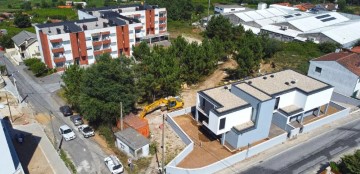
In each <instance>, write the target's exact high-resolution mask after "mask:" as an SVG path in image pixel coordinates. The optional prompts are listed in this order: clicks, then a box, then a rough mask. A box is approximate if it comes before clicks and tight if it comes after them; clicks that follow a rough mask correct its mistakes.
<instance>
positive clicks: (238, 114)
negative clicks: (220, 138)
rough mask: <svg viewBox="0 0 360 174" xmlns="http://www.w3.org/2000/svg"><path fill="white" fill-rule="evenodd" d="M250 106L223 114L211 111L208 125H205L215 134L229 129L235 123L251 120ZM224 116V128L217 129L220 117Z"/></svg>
mask: <svg viewBox="0 0 360 174" xmlns="http://www.w3.org/2000/svg"><path fill="white" fill-rule="evenodd" d="M251 111H252V107H248V108H244V109H241V110H238V111H235V112H231V113H229V114H227V115H224V116H220V117H218V116H216V115H215V114H214V113H213V112H212V111H210V114H209V125H208V126H207V127H208V128H209V129H210V130H211V131H212V132H213V133H215V134H216V135H220V134H223V133H225V132H228V131H230V129H231V128H232V127H234V126H236V125H239V124H243V123H246V122H248V121H250V120H251ZM224 117H226V120H225V128H224V129H222V130H219V125H220V119H221V118H224Z"/></svg>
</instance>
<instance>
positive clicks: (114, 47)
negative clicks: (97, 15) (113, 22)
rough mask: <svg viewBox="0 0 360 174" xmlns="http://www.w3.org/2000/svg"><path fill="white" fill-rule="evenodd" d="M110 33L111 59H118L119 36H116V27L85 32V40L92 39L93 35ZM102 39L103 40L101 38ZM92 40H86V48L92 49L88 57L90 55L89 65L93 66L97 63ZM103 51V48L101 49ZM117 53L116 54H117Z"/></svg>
mask: <svg viewBox="0 0 360 174" xmlns="http://www.w3.org/2000/svg"><path fill="white" fill-rule="evenodd" d="M107 31H110V36H109V37H110V41H111V44H110V48H111V54H110V55H111V57H112V58H117V57H118V49H117V36H116V27H107V28H101V29H93V30H85V31H84V34H85V40H86V38H89V37H90V38H92V36H91V35H92V34H94V33H100V32H107ZM100 39H101V38H100ZM92 42H93V41H92V40H86V47H87V48H91V49H87V55H88V58H89V59H88V63H89V64H93V63H94V62H95V56H94V47H93V44H92ZM113 43H116V44H115V45H112V44H113ZM101 49H102V48H101ZM115 52H116V53H115Z"/></svg>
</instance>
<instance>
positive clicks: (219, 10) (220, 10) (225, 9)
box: [214, 6, 245, 13]
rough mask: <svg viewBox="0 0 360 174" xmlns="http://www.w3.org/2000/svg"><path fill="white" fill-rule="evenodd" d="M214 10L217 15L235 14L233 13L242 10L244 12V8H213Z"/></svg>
mask: <svg viewBox="0 0 360 174" xmlns="http://www.w3.org/2000/svg"><path fill="white" fill-rule="evenodd" d="M214 10H215V11H216V12H218V13H230V12H235V11H242V10H245V8H244V7H237V8H224V7H216V6H215V8H214Z"/></svg>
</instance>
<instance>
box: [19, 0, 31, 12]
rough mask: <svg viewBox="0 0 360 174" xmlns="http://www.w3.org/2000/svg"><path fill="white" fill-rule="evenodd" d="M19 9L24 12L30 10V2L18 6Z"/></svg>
mask: <svg viewBox="0 0 360 174" xmlns="http://www.w3.org/2000/svg"><path fill="white" fill-rule="evenodd" d="M20 8H21V9H24V10H27V11H28V10H31V9H32V8H31V2H29V1H25V2H24V3H23V4H21V5H20Z"/></svg>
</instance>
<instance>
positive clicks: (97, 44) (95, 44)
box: [93, 41, 102, 47]
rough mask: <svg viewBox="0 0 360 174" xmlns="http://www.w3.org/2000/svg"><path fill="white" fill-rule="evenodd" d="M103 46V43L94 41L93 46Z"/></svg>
mask: <svg viewBox="0 0 360 174" xmlns="http://www.w3.org/2000/svg"><path fill="white" fill-rule="evenodd" d="M101 45H102V41H93V46H94V47H96V46H101Z"/></svg>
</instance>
